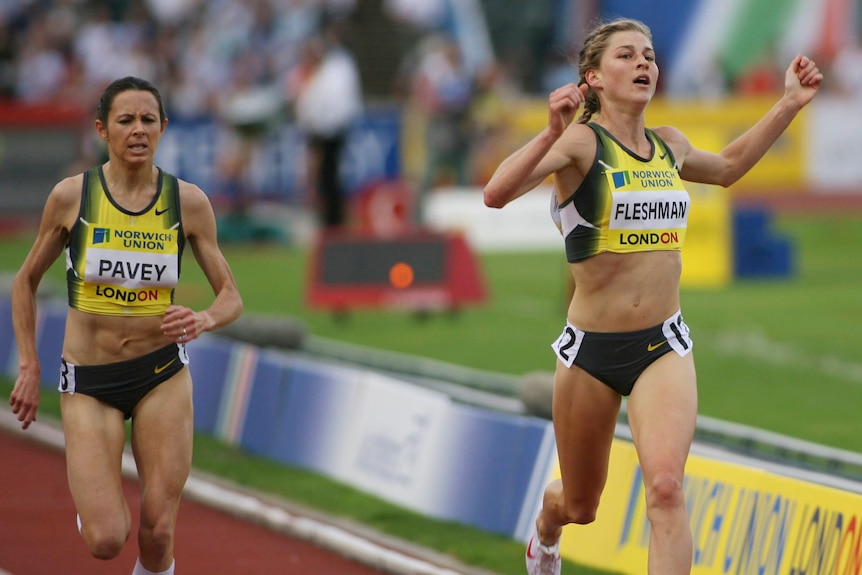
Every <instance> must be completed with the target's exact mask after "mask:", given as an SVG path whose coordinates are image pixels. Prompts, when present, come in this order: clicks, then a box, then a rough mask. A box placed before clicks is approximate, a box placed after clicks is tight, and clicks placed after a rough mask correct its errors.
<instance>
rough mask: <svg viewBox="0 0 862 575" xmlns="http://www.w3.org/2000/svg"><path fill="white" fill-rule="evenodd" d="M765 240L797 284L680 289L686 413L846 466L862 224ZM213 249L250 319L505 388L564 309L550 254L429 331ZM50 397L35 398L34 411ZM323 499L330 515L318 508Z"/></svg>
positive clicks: (271, 264) (487, 559) (264, 465)
mask: <svg viewBox="0 0 862 575" xmlns="http://www.w3.org/2000/svg"><path fill="white" fill-rule="evenodd" d="M774 229H775V231H776V232H778V233H781V234H783V235H786V236H788V237H789V238H791V240H792V241H793V242H794V244H795V245H796V248H797V254H798V258H797V273H796V274H795V275H794V276H793V277H792V278H789V279H783V280H770V281H738V282H734V283H733V284H732V285H729V286H727V287H724V288H720V289H683V293H682V307H683V312H684V314H685V318H686V322H687V323H688V324H689V326H690V327H691V329H692V337H693V338H694V340H695V354H696V362H697V368H698V380H699V381H698V385H699V390H700V413H701V414H703V415H707V416H710V417H715V418H719V419H723V420H729V421H734V422H738V423H742V424H745V425H750V426H753V427H758V428H762V429H766V430H770V431H775V432H778V433H783V434H786V435H789V436H792V437H797V438H800V439H805V440H808V441H813V442H816V443H821V444H825V445H830V446H834V447H839V448H843V449H848V450H852V451H857V452H860V451H862V440H860V439H859V432H858V423H857V422H858V406H859V405H862V348H860V346H859V341H860V335H862V334H860V332H862V329H860V327H859V318H860V317H862V298H860V295H859V294H860V291H862V257H859V246H862V217H860V216H857V215H853V214H801V215H799V216H794V215H785V216H781V217H778V218H777V219H776V222H775V226H774ZM31 240H32V238H20V239H15V238H9V239H4V241H3V242H2V243H0V272H2V271H4V270H5V271H8V272H11V271H14V270H15V269H16V268H17V266H18V265H20V262H21V260H22V259H23V257H24V255H25V253H26V250H27V249H28V247H29V244H30V241H31ZM223 248H224V251H225V255H226V257H227V258H228V260H229V261H230V263H231V266H232V268H233V271H234V274H235V275H236V278H237V281H238V283H239V286H240V290H241V291H242V294H243V298H244V302H245V306H246V311H247V312H248V313H261V314H269V315H281V316H285V317H290V318H292V319H294V320H299V321H300V322H302V323H303V324H304V325H305V326H306V329H307V331H308V333H310V334H313V335H316V336H321V337H324V338H331V339H335V340H340V341H344V342H349V343H354V344H360V345H364V346H369V347H372V348H379V349H386V350H392V351H397V352H402V353H408V354H415V355H420V356H424V357H430V358H434V359H437V360H441V361H445V362H449V363H453V364H456V365H461V366H465V367H471V368H477V369H482V370H489V371H493V372H499V373H504V374H513V375H521V374H524V373H527V372H530V371H536V370H543V371H550V370H551V369H552V368H553V364H554V361H553V355H552V353H551V351H550V347H549V344H550V342H551V341H552V340H553V339H554V338H555V337H556V336H557V335H558V333H559V329H560V327H561V324H562V322H563V321H564V315H565V305H566V302H565V301H564V297H565V296H564V293H565V281H566V274H567V271H566V267H565V262H564V258H563V255H562V248H561V250H560V251H559V252H553V253H522V254H485V255H482V256H481V257H480V268H481V271H482V274H483V276H484V278H485V280H486V284H487V288H488V291H489V298H488V301H487V302H486V303H485V304H483V305H481V306H476V307H471V308H465V309H462V310H460V311H459V312H458V313H452V314H448V313H447V314H437V315H431V316H427V317H418V316H416V315H414V314H411V313H409V312H406V311H397V310H390V311H380V310H366V311H355V312H353V313H351V314H350V316H349V317H348V318H346V320H345V319H344V318H342V319H338V318H336V317H334V316H333V315H332V314H330V313H329V312H327V311H324V310H315V309H310V308H309V307H308V306H307V305H306V304H305V301H304V294H305V281H306V265H307V261H306V256H305V253H304V252H303V250H300V249H297V248H292V247H285V246H272V245H270V246H266V245H261V246H248V245H226V246H223ZM61 265H62V262H58V264H57V266H55V268H54V269H52V271H51V273H50V274H49V279H48V281H49V282H53V283H56V284H57V285H59V286H61V288H60V291H61V293H62V283H60V282H62V280H63V274H62V267H61ZM210 298H211V296H210V294H209V288H208V287H207V286H206V284H205V282H204V280H203V277H202V274H200V272H199V271H198V269H197V267H196V266H195V265H194V264H193V262H188V263H187V264H186V265H185V266H184V267H183V282H182V285H181V286H180V288H178V290H177V301H178V302H181V303H184V304H186V305H190V306H191V307H194V308H200V307H203V306H206V305H208V302H209V301H210ZM408 335H409V337H408ZM49 395H50V394H44V401H45V403H46V404H47V403H48V396H49ZM46 409H49V407H48V406H46ZM196 450H197V451H196V454H195V465H196V466H197V467H198V468H200V469H202V470H205V471H210V472H214V473H218V474H220V475H225V476H226V477H228V478H230V479H233V480H235V481H238V482H240V483H243V484H246V485H249V486H251V487H254V488H258V489H262V490H266V491H272V492H274V493H276V494H279V495H282V496H284V497H286V498H289V499H292V500H295V501H298V502H300V503H305V504H307V505H309V506H312V507H316V508H320V509H324V510H329V511H332V512H336V513H339V514H345V515H349V516H351V517H354V518H356V519H358V520H360V521H362V522H364V523H368V524H370V525H371V526H373V527H375V528H378V529H380V530H381V531H384V532H387V533H392V534H397V535H400V536H403V537H406V538H409V539H412V540H415V541H417V542H419V543H421V544H423V545H427V546H429V547H432V548H435V549H438V550H441V551H443V552H446V553H451V554H452V555H453V556H455V557H458V558H460V559H461V560H463V561H465V562H467V563H473V564H476V565H479V566H482V567H485V568H487V569H489V570H491V571H494V572H496V573H500V574H507V573H519V574H520V573H521V572H522V570H523V567H522V558H521V555H522V553H523V550H522V548H521V545H520V544H518V543H515V542H511V541H508V540H505V539H501V538H497V537H494V536H491V535H488V534H485V533H481V532H478V531H476V530H472V529H470V528H466V527H463V526H453V525H451V524H445V523H443V524H441V523H438V522H435V521H431V520H429V519H426V518H423V517H419V516H416V515H415V514H413V513H411V512H408V511H405V510H403V509H399V508H397V507H393V506H391V505H389V504H386V503H384V502H381V501H379V500H377V499H375V498H372V497H369V496H366V495H364V494H362V493H359V492H357V491H355V490H353V489H352V488H350V487H346V486H343V485H339V484H336V483H333V482H331V481H329V480H326V479H324V478H321V477H319V476H316V475H314V474H308V473H307V472H304V471H300V470H294V469H289V468H284V467H282V466H280V465H276V464H274V463H272V462H268V461H262V460H259V459H255V458H253V457H250V456H248V455H247V454H243V453H240V452H237V451H236V450H234V449H231V448H228V447H226V446H224V445H222V444H220V443H219V442H217V441H214V440H212V439H210V438H205V437H199V438H197V440H196ZM333 492H337V493H338V496H337V498H336V497H333ZM336 499H337V501H338V505H337V508H335V507H334V506H333V504H332V501H333V500H336ZM346 501H349V505H346V504H345V502H346ZM566 569H567V572H581V573H587V572H588V571H578V570H577V568H575V569H573V570H571V571H569V569H570V567H567V568H566Z"/></svg>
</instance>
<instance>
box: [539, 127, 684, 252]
mask: <svg viewBox="0 0 862 575" xmlns="http://www.w3.org/2000/svg"><path fill="white" fill-rule="evenodd" d="M587 125H588V126H589V127H590V128H592V130H593V131H594V132H595V134H596V158H595V160H594V162H593V165H592V167H591V168H590V171H589V172H588V173H587V175H586V177H585V178H584V181H583V182H582V183H581V185H580V186H579V187H578V189H577V190H575V192H574V193H573V194H572V195H571V196H569V197H568V199H567V200H566V201H564V202H563V203H561V204H559V203H558V202H557V196H556V194H552V195H551V217H552V218H553V219H554V223H556V224H557V227H558V228H559V229H560V232H561V233H562V234H563V237H564V238H565V242H566V258H567V259H568V261H570V262H572V263H574V262H579V261H583V260H585V259H587V258H590V257H592V256H594V255H597V254H600V253H602V252H616V253H631V252H645V251H656V250H681V249H682V245H683V242H684V240H685V230H686V227H687V225H688V209H689V203H690V198H689V195H688V192H687V191H686V189H685V186H684V185H683V182H682V178H680V176H679V169H678V168H677V166H676V160H675V159H674V157H673V153H672V152H671V150H670V148H668V146H667V144H665V143H664V141H662V139H661V138H659V137H658V136H657V135H656V134H655V133H654V132H653V131H652V130H646V135H647V138H648V139H649V141H650V142H651V143H652V153H651V155H650V157H649V158H641V157H640V156H637V155H636V154H634V153H633V152H631V151H630V150H629V149H627V148H626V147H625V146H623V145H622V144H620V143H619V142H618V141H617V140H616V138H614V137H613V136H612V135H611V134H610V133H608V132H607V131H606V130H605V129H604V128H602V127H601V126H599V125H598V124H594V123H589V124H587Z"/></svg>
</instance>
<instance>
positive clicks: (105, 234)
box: [93, 228, 111, 244]
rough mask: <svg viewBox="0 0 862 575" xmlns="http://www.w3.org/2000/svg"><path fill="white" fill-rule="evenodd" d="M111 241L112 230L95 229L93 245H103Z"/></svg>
mask: <svg viewBox="0 0 862 575" xmlns="http://www.w3.org/2000/svg"><path fill="white" fill-rule="evenodd" d="M109 241H111V229H110V228H93V244H103V243H105V242H109Z"/></svg>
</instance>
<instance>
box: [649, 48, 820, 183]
mask: <svg viewBox="0 0 862 575" xmlns="http://www.w3.org/2000/svg"><path fill="white" fill-rule="evenodd" d="M822 82H823V74H821V73H820V70H819V69H818V68H817V65H816V64H815V63H814V61H813V60H811V59H809V58H807V57H806V56H801V55H798V56H796V57H795V58H794V59H793V61H792V62H791V63H790V66H788V68H787V71H786V72H785V74H784V95H783V96H782V97H781V99H780V100H778V102H776V103H775V105H774V106H772V108H771V109H770V110H769V111H768V112H767V113H766V115H764V116H763V117H762V118H761V119H760V120H759V121H758V122H757V123H756V124H755V125H754V126H752V127H751V128H750V129H749V130H747V131H746V132H745V133H744V134H742V135H741V136H739V137H738V138H736V139H735V140H733V141H732V142H731V143H730V144H728V145H727V146H726V147H725V148H724V149H723V150H721V152H719V153H717V154H716V153H712V152H707V151H704V150H700V149H697V148H694V147H693V146H692V145H691V144H690V143H689V141H688V139H686V138H685V136H683V135H682V134H681V133H680V132H679V131H678V130H675V129H673V128H667V127H664V128H659V129H657V130H656V131H657V132H658V133H659V135H660V136H661V137H662V138H664V139H665V141H666V142H668V144H669V145H670V146H671V148H672V149H673V150H674V154H675V156H676V158H677V161H678V162H679V163H680V173H681V175H682V177H683V179H686V180H689V181H693V182H702V183H706V184H718V185H721V186H725V187H726V186H730V185H731V184H733V183H735V182H736V181H737V180H739V179H740V178H741V177H742V176H744V175H745V174H746V173H748V171H749V170H750V169H751V168H752V167H754V165H755V164H756V163H757V162H758V161H759V160H760V159H761V158H762V157H763V155H764V154H766V152H767V151H768V150H769V148H770V147H772V145H773V144H774V143H775V142H776V140H778V138H779V137H780V136H781V134H783V133H784V131H785V130H786V129H787V127H788V126H789V125H790V123H791V122H792V121H793V119H794V118H795V117H796V115H797V114H798V113H799V111H800V110H801V109H802V108H804V107H805V106H806V105H807V104H808V103H809V102H810V101H811V100H812V98H814V95H815V94H816V93H817V91H818V90H819V88H820V85H821V84H822Z"/></svg>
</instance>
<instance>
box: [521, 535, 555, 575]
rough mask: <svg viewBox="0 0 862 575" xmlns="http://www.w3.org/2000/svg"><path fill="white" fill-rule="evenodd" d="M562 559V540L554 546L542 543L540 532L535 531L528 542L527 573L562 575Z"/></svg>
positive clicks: (530, 574)
mask: <svg viewBox="0 0 862 575" xmlns="http://www.w3.org/2000/svg"><path fill="white" fill-rule="evenodd" d="M560 569H562V559H560V542H559V541H557V542H556V543H554V545H553V546H551V547H549V546H547V545H542V544H541V542H540V541H539V536H538V534H537V533H536V532H535V531H533V536H532V537H530V542H529V543H528V544H527V574H528V575H560Z"/></svg>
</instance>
